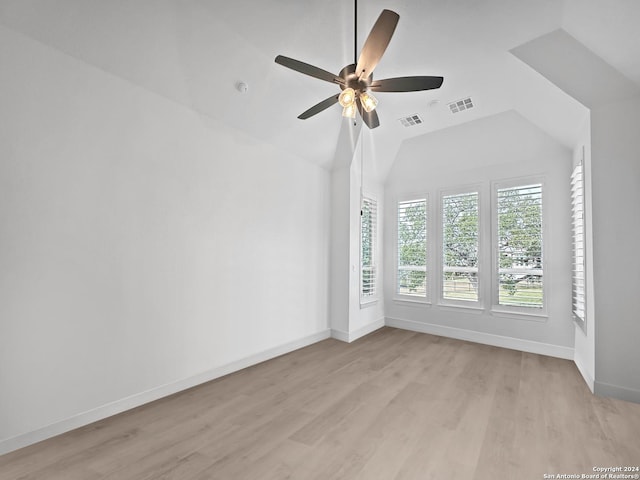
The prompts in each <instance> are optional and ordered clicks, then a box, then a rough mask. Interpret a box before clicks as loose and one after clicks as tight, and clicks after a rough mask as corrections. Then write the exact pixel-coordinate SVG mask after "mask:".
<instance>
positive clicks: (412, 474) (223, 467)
mask: <svg viewBox="0 0 640 480" xmlns="http://www.w3.org/2000/svg"><path fill="white" fill-rule="evenodd" d="M625 465H640V405H637V404H632V403H626V402H622V401H617V400H611V399H605V398H598V397H594V396H592V395H591V393H590V392H589V391H588V389H587V387H586V386H585V385H584V382H583V381H582V379H581V377H580V375H579V373H578V371H577V369H576V367H575V365H574V364H573V363H572V362H569V361H566V360H559V359H554V358H549V357H543V356H539V355H533V354H528V353H521V352H517V351H513V350H506V349H500V348H495V347H489V346H484V345H477V344H473V343H468V342H462V341H457V340H452V339H446V338H441V337H435V336H431V335H425V334H419V333H413V332H407V331H403V330H396V329H392V328H384V329H382V330H379V331H377V332H375V333H373V334H371V335H369V336H367V337H365V338H363V339H360V340H358V341H356V342H354V343H352V344H351V345H348V344H345V343H342V342H339V341H336V340H326V341H323V342H320V343H318V344H315V345H312V346H310V347H307V348H304V349H302V350H298V351H296V352H294V353H291V354H288V355H285V356H282V357H279V358H276V359H274V360H271V361H268V362H265V363H262V364H260V365H256V366H254V367H251V368H248V369H245V370H242V371H240V372H237V373H235V374H232V375H228V376H226V377H223V378H220V379H218V380H215V381H213V382H210V383H207V384H205V385H201V386H199V387H196V388H193V389H191V390H188V391H185V392H182V393H180V394H177V395H173V396H171V397H167V398H165V399H162V400H159V401H157V402H154V403H151V404H149V405H145V406H143V407H139V408H137V409H134V410H131V411H129V412H126V413H123V414H120V415H117V416H115V417H111V418H109V419H106V420H103V421H100V422H97V423H94V424H91V425H88V426H86V427H83V428H80V429H78V430H75V431H73V432H69V433H67V434H64V435H61V436H59V437H56V438H53V439H50V440H47V441H45V442H41V443H39V444H36V445H33V446H30V447H27V448H24V449H22V450H18V451H16V452H12V453H10V454H8V455H5V456H2V457H0V479H2V480H5V479H12V480H13V479H25V480H26V479H38V480H42V479H46V480H56V479H64V480H92V479H118V480H127V479H135V480H147V479H148V480H150V479H154V480H158V479H180V480H204V479H225V480H240V479H259V480H268V479H284V478H292V479H304V480H313V479H322V480H329V479H331V480H332V479H348V480H352V479H366V480H373V479H384V480H390V479H403V480H405V479H419V480H427V479H481V480H484V479H500V478H504V479H542V478H543V475H544V474H545V473H548V474H558V473H565V474H576V473H577V474H581V473H592V472H593V470H592V469H593V467H594V466H625Z"/></svg>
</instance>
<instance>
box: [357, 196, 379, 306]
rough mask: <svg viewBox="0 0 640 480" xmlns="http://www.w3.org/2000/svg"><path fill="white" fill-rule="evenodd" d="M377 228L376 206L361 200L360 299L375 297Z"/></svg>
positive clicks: (370, 199)
mask: <svg viewBox="0 0 640 480" xmlns="http://www.w3.org/2000/svg"><path fill="white" fill-rule="evenodd" d="M377 227H378V204H377V202H376V201H375V200H374V199H372V198H368V197H364V198H363V200H362V211H361V214H360V278H361V289H360V297H361V298H362V299H371V298H372V297H374V296H375V295H376V273H377V272H376V263H377V262H376V247H377V246H376V233H377Z"/></svg>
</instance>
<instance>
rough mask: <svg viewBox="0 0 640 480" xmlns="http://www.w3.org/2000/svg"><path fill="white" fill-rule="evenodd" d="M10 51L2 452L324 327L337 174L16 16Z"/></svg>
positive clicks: (1, 309)
mask: <svg viewBox="0 0 640 480" xmlns="http://www.w3.org/2000/svg"><path fill="white" fill-rule="evenodd" d="M0 65H2V68H0V105H2V107H1V108H0V225H1V227H0V392H1V394H0V453H1V451H3V450H4V451H6V450H9V449H11V448H17V447H19V446H21V445H23V444H25V443H28V442H29V441H34V440H37V439H40V438H43V437H45V436H47V435H50V434H53V433H57V432H58V431H62V430H64V429H66V428H69V427H72V426H76V425H77V424H78V423H82V422H83V421H85V420H91V419H95V418H96V417H100V416H101V415H103V414H108V413H114V412H115V411H118V410H120V409H122V408H127V407H130V406H132V405H133V404H135V403H136V402H138V400H139V401H143V400H149V399H150V398H152V397H154V396H159V395H161V394H166V393H170V391H171V389H172V387H171V386H172V385H173V386H175V387H176V388H179V387H180V386H187V385H188V384H189V382H190V380H189V379H200V380H204V379H206V378H207V377H210V376H215V374H216V372H218V373H219V372H221V371H222V370H220V368H224V367H225V366H228V365H230V364H231V365H233V364H234V363H233V362H240V363H236V364H235V365H240V364H242V362H243V361H245V360H246V359H251V358H254V359H255V358H259V357H260V355H265V354H268V353H269V352H271V353H274V352H277V351H280V350H282V349H283V348H284V349H286V348H287V346H290V347H291V348H293V346H295V345H297V346H300V345H301V344H303V343H304V342H307V341H308V342H310V341H316V340H318V339H319V338H322V337H323V336H326V335H327V329H328V319H327V316H328V315H327V297H328V294H327V285H328V280H327V279H328V271H327V269H328V267H327V265H328V252H329V247H328V245H329V238H328V230H329V222H328V219H329V174H328V172H326V171H325V170H323V169H321V168H319V167H317V166H313V165H311V164H309V163H308V162H305V161H303V160H301V159H300V158H297V157H294V156H292V155H289V154H287V153H284V152H282V151H279V150H277V149H275V148H273V147H271V146H270V145H267V144H264V143H263V142H261V141H258V140H255V139H252V138H249V137H247V136H245V135H243V134H241V133H239V132H237V131H235V130H233V129H230V128H227V127H225V126H223V125H222V124H220V123H218V122H217V121H214V120H211V119H207V118H204V117H201V116H199V115H198V114H196V113H195V112H193V111H191V110H189V109H187V108H185V107H183V106H180V105H179V104H177V103H173V102H172V101H170V100H167V99H166V98H164V97H160V96H158V95H156V94H153V93H150V92H149V91H147V90H145V89H142V88H140V87H138V86H136V85H134V84H131V83H129V82H127V81H124V80H122V79H120V78H118V77H115V76H112V75H110V74H108V73H106V72H105V71H103V70H100V69H98V68H95V67H92V66H89V65H88V64H85V63H83V62H80V61H78V60H76V59H74V58H72V57H70V56H68V55H65V54H62V53H60V52H58V51H56V50H54V49H52V48H49V47H47V46H44V45H43V44H41V43H38V42H35V41H32V40H30V39H27V38H26V37H23V36H21V35H19V34H16V33H14V32H12V31H10V30H8V29H5V28H4V27H0ZM279 349H280V350H279ZM265 352H267V353H265ZM194 381H195V380H194ZM154 392H155V393H154ZM156 394H157V395H156ZM91 412H93V413H91Z"/></svg>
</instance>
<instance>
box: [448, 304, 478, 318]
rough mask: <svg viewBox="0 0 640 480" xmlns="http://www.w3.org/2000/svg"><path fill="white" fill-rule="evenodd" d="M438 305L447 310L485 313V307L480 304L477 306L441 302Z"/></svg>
mask: <svg viewBox="0 0 640 480" xmlns="http://www.w3.org/2000/svg"><path fill="white" fill-rule="evenodd" d="M438 307H439V308H440V309H441V310H445V311H447V310H448V311H451V312H455V311H457V312H459V311H460V310H467V312H468V313H473V314H476V315H480V314H482V313H484V311H485V309H484V307H480V306H476V305H458V304H452V303H440V304H438Z"/></svg>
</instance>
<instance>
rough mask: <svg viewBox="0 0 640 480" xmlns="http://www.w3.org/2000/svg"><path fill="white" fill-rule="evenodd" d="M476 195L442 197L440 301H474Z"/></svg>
mask: <svg viewBox="0 0 640 480" xmlns="http://www.w3.org/2000/svg"><path fill="white" fill-rule="evenodd" d="M478 225H479V222H478V192H466V193H461V194H456V195H443V196H442V298H443V299H445V300H454V301H463V302H477V301H478V300H479V296H478Z"/></svg>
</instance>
